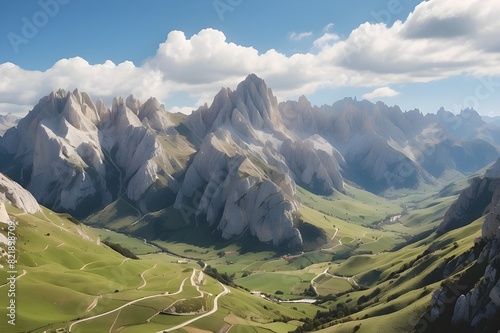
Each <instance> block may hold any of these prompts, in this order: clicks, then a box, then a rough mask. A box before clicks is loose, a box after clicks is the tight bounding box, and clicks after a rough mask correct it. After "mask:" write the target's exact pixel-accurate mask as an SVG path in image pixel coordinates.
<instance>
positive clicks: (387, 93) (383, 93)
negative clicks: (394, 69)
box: [363, 87, 399, 100]
mask: <svg viewBox="0 0 500 333" xmlns="http://www.w3.org/2000/svg"><path fill="white" fill-rule="evenodd" d="M397 95H399V92H397V91H396V90H394V89H391V88H389V87H381V88H377V89H375V90H373V91H372V92H369V93H366V94H364V95H363V98H364V99H368V100H375V99H378V98H382V97H394V96H397Z"/></svg>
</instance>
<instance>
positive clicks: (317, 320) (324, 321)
mask: <svg viewBox="0 0 500 333" xmlns="http://www.w3.org/2000/svg"><path fill="white" fill-rule="evenodd" d="M350 314H351V312H350V310H349V308H348V306H347V305H346V304H344V303H338V304H337V307H336V308H335V309H330V310H328V311H319V310H318V312H316V315H315V316H314V318H305V319H303V321H304V324H302V326H299V327H297V328H296V329H295V331H292V332H290V333H304V332H312V331H316V330H318V329H321V328H325V327H327V326H331V325H330V324H329V323H330V322H332V321H334V320H336V319H340V318H343V317H345V316H348V315H350Z"/></svg>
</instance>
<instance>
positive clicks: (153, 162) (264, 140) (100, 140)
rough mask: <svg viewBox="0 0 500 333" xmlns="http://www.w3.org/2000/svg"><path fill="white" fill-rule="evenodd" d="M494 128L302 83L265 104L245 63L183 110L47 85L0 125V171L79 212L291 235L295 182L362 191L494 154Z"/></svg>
mask: <svg viewBox="0 0 500 333" xmlns="http://www.w3.org/2000/svg"><path fill="white" fill-rule="evenodd" d="M453 117H459V118H457V119H462V120H460V126H462V127H461V129H460V130H457V129H456V128H455V127H453V126H451V125H450V123H448V121H449V119H455V118H453ZM463 119H466V120H467V121H465V120H463ZM497 131H498V130H497V128H496V127H494V126H487V125H486V124H485V123H484V122H482V120H481V119H480V117H479V116H478V115H477V113H475V111H473V110H464V111H463V112H462V113H461V114H460V115H458V116H454V115H450V114H448V113H446V112H445V111H444V110H441V111H440V112H438V114H436V115H426V116H424V115H422V114H421V113H420V112H419V111H418V110H414V111H409V112H402V111H401V110H400V109H399V108H398V107H397V106H396V107H389V106H387V105H385V104H383V103H381V102H379V103H376V104H373V103H371V102H368V101H356V100H353V99H344V100H341V101H338V102H336V103H334V104H333V105H331V106H321V107H317V106H312V105H311V103H310V102H309V101H308V100H307V99H306V98H305V97H301V98H300V99H299V100H298V101H287V102H283V103H280V104H278V102H277V99H276V97H275V96H274V95H273V93H272V91H271V89H270V88H268V87H267V85H266V84H265V82H264V81H263V80H262V79H260V78H258V77H257V76H255V75H253V74H252V75H249V76H248V77H247V78H246V79H245V80H244V81H243V82H241V83H240V84H239V85H238V86H237V88H236V90H234V91H233V90H231V89H229V88H223V89H221V91H220V92H219V93H218V94H217V95H216V96H215V98H214V100H213V102H212V104H211V105H210V106H208V105H204V106H202V107H200V108H199V109H198V110H196V111H195V112H193V113H192V114H191V115H190V116H185V115H181V114H172V113H169V112H167V111H166V110H165V109H164V108H163V106H162V105H161V104H160V103H159V102H158V101H157V100H156V99H154V98H151V99H149V100H147V101H146V102H144V103H141V102H140V101H138V100H136V99H135V98H134V97H133V96H129V97H128V98H127V99H123V98H115V99H114V100H113V103H112V105H111V106H110V107H108V106H106V105H105V104H104V103H103V102H102V101H97V102H94V101H93V100H92V99H91V97H90V96H89V95H88V94H86V93H84V92H80V91H78V90H75V91H73V92H66V91H64V90H59V91H57V92H53V93H51V94H50V95H48V96H46V97H44V98H42V99H41V100H40V101H39V103H38V104H37V105H36V106H35V107H34V108H33V110H32V111H31V112H30V113H29V114H28V115H27V116H26V117H25V118H23V119H22V120H20V121H19V123H18V125H17V126H16V127H13V128H11V129H9V130H8V131H7V132H6V133H5V135H4V136H3V137H1V138H0V171H3V172H4V173H5V174H7V175H8V176H9V177H11V178H12V179H14V180H16V181H17V182H19V183H20V184H21V185H22V186H24V187H25V188H27V189H28V190H29V191H30V192H31V193H32V194H33V196H34V197H35V198H36V199H37V200H38V201H39V202H40V203H41V204H43V205H45V206H47V207H50V208H51V209H53V210H56V211H64V212H69V213H72V214H75V215H76V216H78V217H82V218H85V217H87V216H89V215H91V214H92V213H96V212H100V211H103V209H107V210H108V211H109V210H113V209H114V208H113V207H114V206H113V205H114V204H115V203H117V202H118V201H120V202H125V203H126V204H127V205H128V206H129V208H130V209H132V210H134V211H136V212H137V214H135V213H134V214H135V215H136V216H140V217H144V216H146V217H151V215H154V216H155V217H162V216H165V215H164V214H167V215H168V214H170V212H171V210H172V209H173V210H175V211H178V212H181V213H182V214H181V215H182V219H183V221H181V222H179V221H177V224H178V225H177V227H187V228H189V227H191V226H190V225H191V224H200V223H205V224H207V225H210V226H211V227H212V229H213V230H214V232H215V233H217V234H219V235H221V236H222V237H223V238H224V239H234V238H237V237H239V236H241V235H243V234H246V233H248V234H250V235H252V236H255V237H256V238H258V239H259V240H260V241H261V242H270V243H272V244H274V245H280V244H287V245H288V246H290V247H295V246H300V245H301V244H302V243H303V239H302V235H301V232H300V228H299V227H298V222H297V221H296V220H297V214H296V213H297V212H298V209H299V206H300V202H299V200H298V198H297V195H296V186H297V185H299V186H301V187H303V188H305V189H307V190H309V191H311V192H313V193H315V194H319V195H330V194H332V193H334V192H336V191H338V192H343V191H344V184H345V182H350V183H353V184H355V185H356V186H359V187H363V188H365V189H367V190H369V191H372V192H375V193H379V192H382V191H384V190H386V189H389V188H415V187H418V186H420V185H421V184H423V183H434V182H436V179H438V178H439V177H442V176H443V175H445V174H446V173H447V172H449V171H451V172H460V173H470V172H473V171H476V170H477V169H479V168H481V167H484V166H485V165H487V164H488V163H490V162H492V161H494V160H495V159H496V158H498V148H497V136H496V135H497ZM186 212H189V213H188V214H185V213H186ZM149 213H151V214H150V215H147V214H149ZM148 221H150V220H148V218H145V219H143V220H142V221H141V223H139V224H137V225H136V224H135V222H134V223H133V227H132V224H131V225H125V226H121V228H127V230H129V231H130V232H137V233H139V234H141V235H142V234H148V235H149V236H151V237H159V236H160V234H161V233H162V232H165V230H168V228H169V226H162V224H167V223H171V222H165V221H166V219H161V218H160V219H159V220H158V219H155V221H156V222H154V223H152V222H151V224H149V222H148ZM136 222H139V221H136ZM153 224H154V225H155V227H154V228H153V227H152V226H153ZM179 225H180V226H179ZM129 227H130V228H129ZM164 227H165V228H164ZM145 229H148V230H153V232H152V233H151V232H148V233H145V232H144V230H145Z"/></svg>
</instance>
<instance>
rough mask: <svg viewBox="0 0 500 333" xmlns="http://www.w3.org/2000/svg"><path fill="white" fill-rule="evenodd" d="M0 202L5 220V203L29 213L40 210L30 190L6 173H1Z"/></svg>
mask: <svg viewBox="0 0 500 333" xmlns="http://www.w3.org/2000/svg"><path fill="white" fill-rule="evenodd" d="M0 203H1V207H2V209H1V211H2V213H3V214H2V220H5V216H6V212H5V206H4V204H5V203H8V204H10V205H12V206H14V207H16V208H17V209H20V210H22V211H24V212H26V213H29V214H35V213H36V212H39V211H40V210H41V209H40V206H39V205H38V202H37V201H36V199H35V198H34V197H33V196H32V195H31V193H30V192H28V191H26V190H25V189H24V188H22V187H21V185H19V184H17V183H16V182H14V181H12V180H11V179H9V178H8V177H6V176H5V175H4V174H1V173H0Z"/></svg>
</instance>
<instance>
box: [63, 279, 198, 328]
mask: <svg viewBox="0 0 500 333" xmlns="http://www.w3.org/2000/svg"><path fill="white" fill-rule="evenodd" d="M187 279H189V278H185V279H184V280H182V282H181V285H180V286H179V290H178V291H176V292H175V293H172V294H169V293H168V292H165V293H161V294H156V295H151V296H145V297H141V298H138V299H135V300H133V301H130V302H128V303H125V304H123V305H122V306H120V307H117V308H116V309H113V310H109V311H107V312H104V313H101V314H98V315H95V316H92V317H88V318H84V319H80V320H77V321H75V322H74V323H72V324H71V325H70V326H69V328H68V331H69V332H71V329H72V328H73V326H75V325H76V324H80V323H83V322H85V321H89V320H93V319H95V318H100V317H104V316H107V315H108V314H110V313H113V312H116V311H119V310H121V309H123V308H125V307H127V306H129V305H132V304H134V303H137V302H140V301H143V300H145V299H150V298H156V297H162V296H166V295H169V296H172V295H177V294H180V293H181V292H183V290H184V283H185V282H186V281H187Z"/></svg>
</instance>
